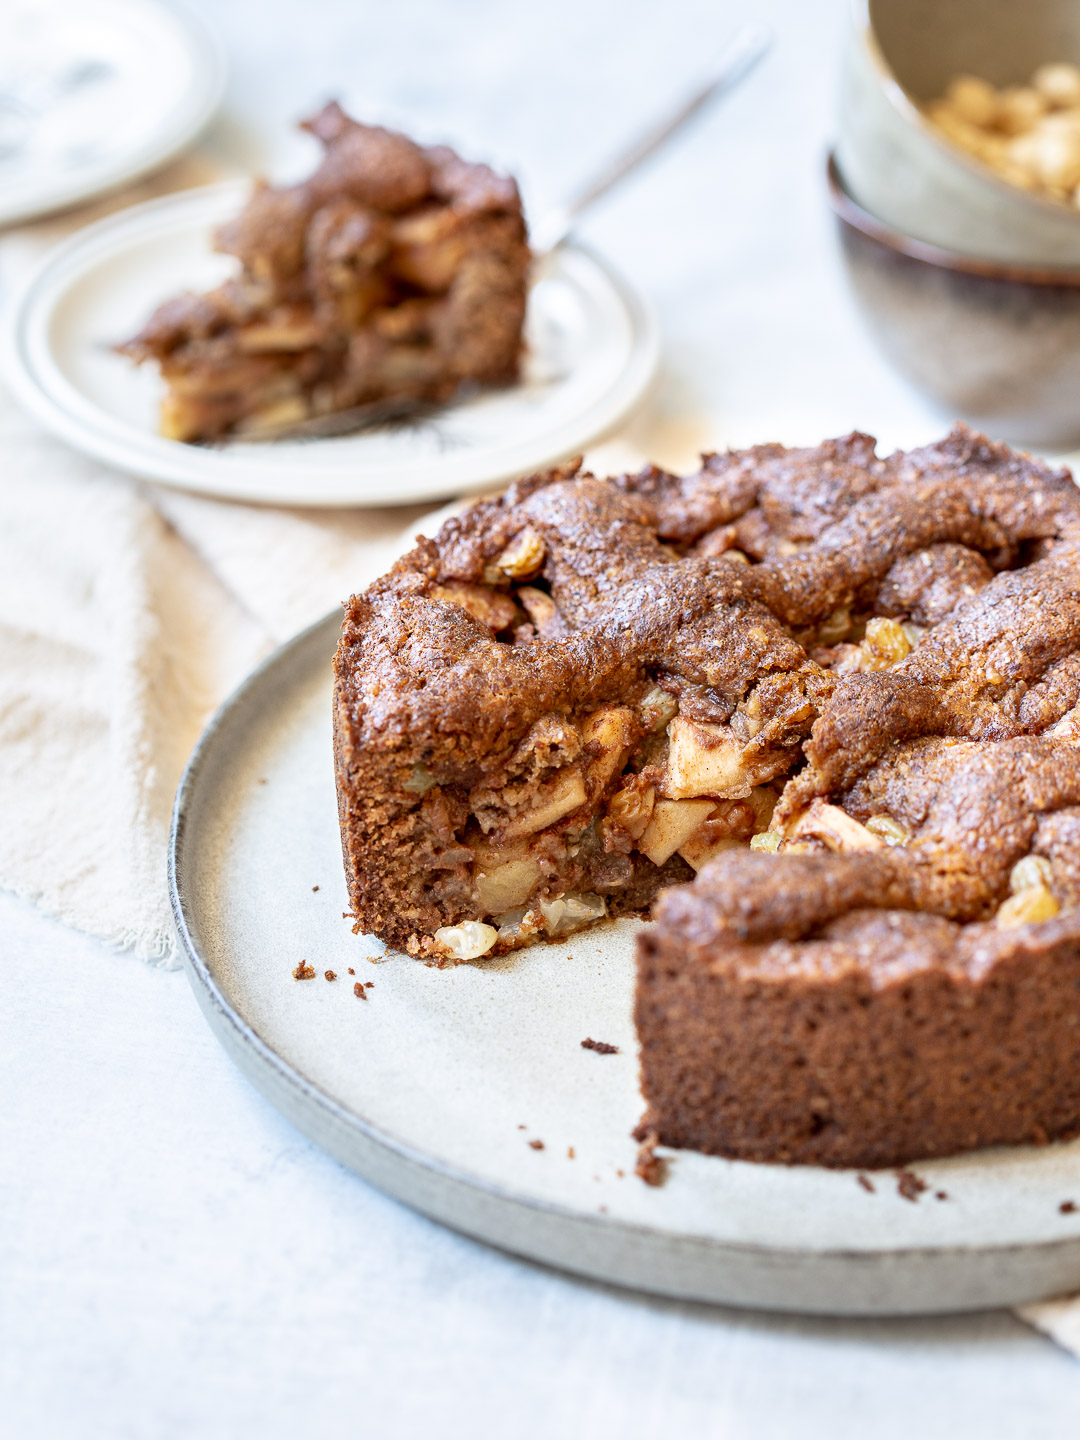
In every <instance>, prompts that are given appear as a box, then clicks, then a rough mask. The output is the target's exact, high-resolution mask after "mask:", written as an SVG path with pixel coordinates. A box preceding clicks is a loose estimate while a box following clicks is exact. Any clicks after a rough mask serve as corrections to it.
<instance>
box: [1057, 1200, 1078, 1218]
mask: <svg viewBox="0 0 1080 1440" xmlns="http://www.w3.org/2000/svg"><path fill="white" fill-rule="evenodd" d="M1058 1210H1059V1211H1060V1212H1061V1214H1062V1215H1075V1214H1076V1201H1075V1200H1062V1202H1061V1204H1060V1205H1059V1206H1058Z"/></svg>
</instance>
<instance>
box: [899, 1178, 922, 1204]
mask: <svg viewBox="0 0 1080 1440" xmlns="http://www.w3.org/2000/svg"><path fill="white" fill-rule="evenodd" d="M896 1188H897V1190H898V1191H899V1192H900V1194H901V1195H902V1196H903V1197H904V1199H905V1200H910V1201H911V1203H912V1204H913V1205H914V1204H915V1202H916V1201H917V1200H918V1198H919V1196H920V1195H921V1194H922V1193H923V1191H924V1190H925V1189H926V1188H927V1185H926V1181H925V1180H921V1179H920V1178H919V1176H918V1175H916V1174H915V1172H914V1171H913V1170H897V1172H896Z"/></svg>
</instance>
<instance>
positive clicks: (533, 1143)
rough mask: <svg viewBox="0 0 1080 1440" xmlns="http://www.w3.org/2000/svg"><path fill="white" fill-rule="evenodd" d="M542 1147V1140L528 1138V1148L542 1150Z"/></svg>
mask: <svg viewBox="0 0 1080 1440" xmlns="http://www.w3.org/2000/svg"><path fill="white" fill-rule="evenodd" d="M543 1148H544V1142H543V1140H530V1141H529V1149H530V1150H543Z"/></svg>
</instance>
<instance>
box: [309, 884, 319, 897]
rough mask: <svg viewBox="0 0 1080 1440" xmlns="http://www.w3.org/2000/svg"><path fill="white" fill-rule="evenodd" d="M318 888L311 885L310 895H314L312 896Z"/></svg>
mask: <svg viewBox="0 0 1080 1440" xmlns="http://www.w3.org/2000/svg"><path fill="white" fill-rule="evenodd" d="M318 888H319V887H318V885H312V887H311V893H312V894H313V895H314V894H315V891H316V890H318Z"/></svg>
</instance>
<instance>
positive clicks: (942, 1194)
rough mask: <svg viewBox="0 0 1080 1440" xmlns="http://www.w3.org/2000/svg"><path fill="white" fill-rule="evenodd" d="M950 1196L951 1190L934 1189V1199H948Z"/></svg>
mask: <svg viewBox="0 0 1080 1440" xmlns="http://www.w3.org/2000/svg"><path fill="white" fill-rule="evenodd" d="M948 1198H949V1192H948V1191H947V1190H935V1191H934V1199H935V1200H947V1199H948Z"/></svg>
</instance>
